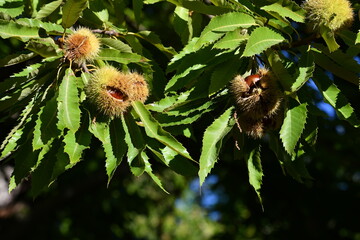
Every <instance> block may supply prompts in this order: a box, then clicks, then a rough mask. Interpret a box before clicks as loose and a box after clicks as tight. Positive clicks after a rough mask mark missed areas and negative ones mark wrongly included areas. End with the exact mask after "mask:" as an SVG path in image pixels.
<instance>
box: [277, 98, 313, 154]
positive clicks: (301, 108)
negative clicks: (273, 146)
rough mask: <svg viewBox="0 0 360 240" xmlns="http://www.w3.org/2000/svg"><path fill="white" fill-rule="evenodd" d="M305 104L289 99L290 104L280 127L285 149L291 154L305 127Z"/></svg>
mask: <svg viewBox="0 0 360 240" xmlns="http://www.w3.org/2000/svg"><path fill="white" fill-rule="evenodd" d="M306 106H307V104H306V103H302V104H298V103H297V102H295V101H294V100H291V101H290V106H289V108H288V110H287V111H286V113H285V119H284V123H283V125H282V126H281V129H280V138H281V141H282V143H283V145H284V148H285V150H286V151H287V152H288V153H289V154H292V153H294V149H295V146H296V144H297V143H298V141H299V139H300V136H301V133H302V132H303V130H304V128H305V123H306V118H307V108H306Z"/></svg>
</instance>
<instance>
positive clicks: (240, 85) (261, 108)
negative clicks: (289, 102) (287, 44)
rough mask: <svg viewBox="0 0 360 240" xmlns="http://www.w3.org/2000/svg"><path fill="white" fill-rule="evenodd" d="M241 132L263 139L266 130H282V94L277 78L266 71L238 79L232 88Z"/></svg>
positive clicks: (262, 69)
mask: <svg viewBox="0 0 360 240" xmlns="http://www.w3.org/2000/svg"><path fill="white" fill-rule="evenodd" d="M230 91H231V92H232V93H233V96H234V100H235V103H236V107H237V112H238V116H239V118H238V119H237V120H238V123H239V125H240V126H241V129H242V130H243V131H244V132H245V133H246V134H248V135H249V136H251V137H253V138H261V137H262V136H263V134H264V132H265V131H266V130H269V129H275V128H277V127H279V122H282V118H279V115H281V111H282V106H281V105H282V101H283V94H282V92H281V90H280V89H279V86H278V84H277V81H276V78H275V77H274V76H273V74H272V73H271V72H270V71H268V70H267V69H264V68H261V69H259V71H258V73H257V74H254V75H250V76H247V77H246V78H244V77H243V76H241V75H238V76H236V77H235V78H234V79H233V80H232V82H231V85H230Z"/></svg>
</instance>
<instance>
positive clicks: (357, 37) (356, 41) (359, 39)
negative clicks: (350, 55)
mask: <svg viewBox="0 0 360 240" xmlns="http://www.w3.org/2000/svg"><path fill="white" fill-rule="evenodd" d="M358 43H360V31H358V33H357V34H356V39H355V44H358Z"/></svg>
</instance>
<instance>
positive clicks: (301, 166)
mask: <svg viewBox="0 0 360 240" xmlns="http://www.w3.org/2000/svg"><path fill="white" fill-rule="evenodd" d="M269 146H270V149H271V150H272V151H273V152H274V153H275V155H276V157H277V159H278V160H279V163H280V165H281V167H282V168H283V172H284V174H285V173H288V174H289V175H290V176H291V177H293V178H294V179H295V180H296V181H298V182H300V183H303V179H312V178H311V176H310V174H309V172H308V171H307V169H306V166H305V161H303V159H294V160H293V161H292V160H291V159H290V155H289V154H288V153H286V151H285V149H284V148H283V147H282V146H281V144H280V142H279V138H278V137H277V136H274V135H273V134H270V141H269Z"/></svg>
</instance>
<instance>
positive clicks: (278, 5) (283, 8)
mask: <svg viewBox="0 0 360 240" xmlns="http://www.w3.org/2000/svg"><path fill="white" fill-rule="evenodd" d="M261 9H262V10H265V11H272V12H276V13H278V14H279V15H280V16H282V17H288V18H291V19H292V20H294V21H296V22H301V23H303V22H305V14H306V11H305V10H304V9H303V8H301V7H300V6H299V5H297V4H296V3H295V2H293V1H291V0H279V1H276V2H274V3H273V4H270V5H266V6H263V7H261Z"/></svg>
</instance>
